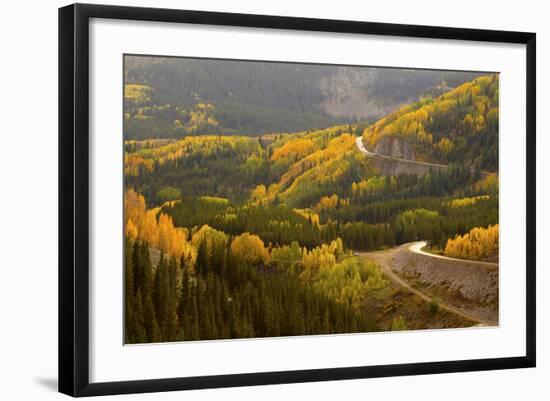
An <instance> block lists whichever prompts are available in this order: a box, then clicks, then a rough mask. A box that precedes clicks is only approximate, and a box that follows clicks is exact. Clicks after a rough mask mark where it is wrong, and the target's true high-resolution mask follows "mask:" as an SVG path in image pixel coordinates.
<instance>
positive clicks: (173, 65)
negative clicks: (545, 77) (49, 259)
mask: <svg viewBox="0 0 550 401" xmlns="http://www.w3.org/2000/svg"><path fill="white" fill-rule="evenodd" d="M535 80H536V71H535V34H534V33H524V32H507V31H487V30H475V29H463V28H446V27H432V26H414V25H396V24H386V23H369V22H358V21H336V20H320V19H308V18H293V17H278V16H264V15H243V14H231V13H215V12H202V11H183V10H167V9H150V8H135V7H115V6H100V5H85V4H77V5H70V6H67V7H64V8H61V9H60V10H59V390H60V391H61V392H62V393H66V394H69V395H72V396H92V395H104V394H121V393H137V392H154V391H171V390H186V389H201V388H214V387H228V386H250V385H262V384H278V383H293V382H312V381H322V380H343V379H359V378H372V377H383V376H398V375H418V374H432V373H442V372H463V371H477V370H489V369H512V368H527V367H533V366H535V343H536V342H535V109H536V107H535V98H536V96H535Z"/></svg>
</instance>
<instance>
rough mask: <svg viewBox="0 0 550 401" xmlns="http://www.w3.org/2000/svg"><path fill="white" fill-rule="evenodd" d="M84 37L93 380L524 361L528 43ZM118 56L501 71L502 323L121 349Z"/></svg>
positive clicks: (217, 31) (204, 30) (95, 32)
mask: <svg viewBox="0 0 550 401" xmlns="http://www.w3.org/2000/svg"><path fill="white" fill-rule="evenodd" d="M90 41H91V43H90V108H91V109H90V194H91V195H90V239H91V243H90V297H91V299H90V305H91V306H90V381H91V382H103V381H118V380H138V379H151V378H168V377H182V376H202V375H216V374H229V373H246V372H263V371H281V370H295V369H316V368H332V367H346V366H366V365H380V364H399V363H409V362H427V361H445V360H464V359H477V358H495V357H507V356H522V355H525V214H526V213H525V211H526V203H525V157H526V156H525V77H526V76H525V74H526V72H525V46H523V45H495V44H488V43H476V42H459V41H443V40H425V39H407V38H384V37H377V36H367V35H344V34H330V33H310V32H292V31H282V30H262V29H245V28H226V27H211V26H208V27H206V26H198V25H185V24H171V23H150V22H129V21H117V20H93V22H92V24H91V26H90ZM124 53H134V54H152V55H173V56H186V57H216V58H232V59H255V60H274V61H275V60H277V61H302V62H316V63H328V64H351V65H368V66H396V67H413V68H440V69H457V70H481V71H499V72H501V75H500V182H501V186H500V194H501V196H500V227H501V236H500V249H501V263H500V327H498V328H470V329H447V330H433V331H430V330H423V331H410V332H393V333H392V332H388V333H370V334H369V333H367V334H353V335H351V334H350V335H323V336H304V337H286V338H285V337H281V338H269V339H248V340H223V341H201V342H187V343H186V342H183V343H171V344H151V345H140V346H123V343H122V340H123V327H122V322H123V295H122V294H123V292H122V291H123V269H122V255H123V249H122V247H123V234H122V233H123V227H122V225H123V221H122V210H123V207H122V199H123V176H122V166H123V154H122V150H123V137H122V118H123V110H122V99H123V83H122V76H123V72H122V61H123V54H124Z"/></svg>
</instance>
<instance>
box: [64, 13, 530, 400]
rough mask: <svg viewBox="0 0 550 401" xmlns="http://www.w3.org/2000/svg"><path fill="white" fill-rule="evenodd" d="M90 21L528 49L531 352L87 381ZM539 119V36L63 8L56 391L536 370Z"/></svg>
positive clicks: (89, 392)
mask: <svg viewBox="0 0 550 401" xmlns="http://www.w3.org/2000/svg"><path fill="white" fill-rule="evenodd" d="M91 18H106V19H119V20H138V21H160V22H175V23H187V24H204V25H218V26H238V27H249V28H275V29H285V30H302V31H321V32H337V33H348V34H369V35H385V36H401V37H414V38H437V39H450V40H468V41H484V42H498V43H515V44H524V45H525V46H526V54H527V56H526V60H525V61H526V68H527V70H526V71H527V74H526V75H527V82H526V87H527V91H526V104H527V109H526V113H527V114H526V120H527V126H526V132H527V137H526V145H527V148H526V149H527V166H526V167H527V194H526V196H527V198H526V201H527V221H526V228H527V231H526V232H527V244H526V246H527V248H526V253H527V259H526V266H527V269H526V275H527V276H526V301H527V302H526V304H527V305H526V308H527V310H526V317H527V324H526V327H525V333H526V354H525V355H524V356H520V357H509V358H495V359H475V360H455V361H444V362H428V363H407V364H397V365H382V366H354V367H346V368H330V369H313V370H295V371H282V372H281V371H278V372H262V373H247V374H230V375H218V376H196V377H181V378H165V379H154V380H135V381H121V382H102V383H90V381H89V334H88V332H89V331H88V329H89V312H88V311H89V289H88V285H89V266H88V260H89V259H88V257H89V232H88V229H89V221H88V219H89V194H90V188H89V180H88V173H89V149H88V140H89V131H88V127H89V120H88V118H89V117H88V110H89V104H88V95H89V93H90V88H89V78H88V61H89V22H90V19H91ZM535 121H536V35H535V33H526V32H509V31H493V30H478V29H462V28H460V29H459V28H447V27H434V26H416V25H400V24H386V23H372V22H359V21H338V20H323V19H310V18H295V17H279V16H266V15H245V14H232V13H219V12H203V11H184V10H171V9H155V8H137V7H120V6H105V5H87V4H74V5H69V6H66V7H63V8H60V9H59V391H60V392H62V393H65V394H68V395H71V396H77V397H79V396H95V395H107V394H125V393H142V392H159V391H172V390H189V389H204V388H218V387H235V386H254V385H265V384H280V383H295V382H316V381H324V380H346V379H362V378H374V377H385V376H401V375H421V374H433V373H450V372H464V371H481V370H494V369H514V368H527V367H534V366H535V364H536V337H535V331H536V330H535V327H536V317H535V307H536V305H535V299H536V294H535V275H536V272H535V269H536V260H535V244H536V238H535V235H536V232H535V221H536V216H535V213H536V207H535V206H536V205H535V193H536V189H535V185H536V182H535V164H536V162H535V144H536V132H535V129H536V126H535Z"/></svg>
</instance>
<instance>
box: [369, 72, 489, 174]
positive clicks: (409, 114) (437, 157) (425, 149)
mask: <svg viewBox="0 0 550 401" xmlns="http://www.w3.org/2000/svg"><path fill="white" fill-rule="evenodd" d="M498 94H499V76H498V75H497V74H495V75H487V76H482V77H479V78H476V79H474V80H473V81H471V82H467V83H464V84H462V85H460V86H459V87H457V88H455V89H453V90H451V91H449V92H447V93H445V94H443V95H441V96H439V97H437V98H432V97H431V96H429V97H425V98H422V99H420V100H419V101H418V102H415V103H413V104H410V105H407V106H405V107H403V108H401V109H399V110H398V111H396V112H394V113H390V114H389V115H387V116H386V117H384V118H382V119H380V120H378V121H377V122H375V123H374V124H372V125H370V126H369V127H367V128H366V129H365V130H364V131H363V141H364V143H365V145H366V146H367V148H368V149H370V150H375V149H376V147H377V145H379V144H381V142H383V141H386V142H387V141H388V138H399V139H401V140H402V141H403V142H405V143H407V144H410V145H412V148H413V151H414V156H415V158H416V159H420V160H427V161H435V162H440V163H444V164H447V163H453V162H455V163H466V164H468V165H470V166H472V167H475V168H478V169H483V170H487V171H498V132H499V131H498V121H499V100H498V99H499V97H498Z"/></svg>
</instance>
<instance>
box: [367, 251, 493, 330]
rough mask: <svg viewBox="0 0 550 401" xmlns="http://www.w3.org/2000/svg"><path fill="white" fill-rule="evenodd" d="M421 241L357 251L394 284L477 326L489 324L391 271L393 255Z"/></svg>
mask: <svg viewBox="0 0 550 401" xmlns="http://www.w3.org/2000/svg"><path fill="white" fill-rule="evenodd" d="M422 243H423V244H424V245H423V246H425V242H424V241H421V242H413V243H408V244H403V245H400V246H398V247H394V248H391V249H387V250H384V251H375V252H361V253H359V255H360V256H362V257H364V258H366V259H369V260H372V261H374V262H376V263H378V265H379V266H380V268H381V269H382V272H383V273H384V275H385V276H386V277H387V278H389V279H390V280H391V281H393V282H394V283H395V284H397V285H399V286H400V287H403V288H405V289H406V290H407V291H409V292H412V293H413V294H415V295H416V296H418V297H420V298H421V299H423V300H424V301H426V302H432V301H435V302H437V303H438V305H439V307H440V308H442V309H444V310H446V311H448V312H451V313H454V314H456V315H458V316H460V317H462V318H464V319H467V320H470V321H471V322H474V323H476V325H477V326H490V325H491V323H490V322H487V321H483V320H481V319H479V318H477V317H475V316H473V315H471V314H469V313H466V312H464V311H462V310H460V309H459V308H457V307H455V306H452V305H450V304H447V303H445V302H442V301H440V300H434V299H433V297H431V296H430V295H429V294H426V293H424V292H422V291H420V290H419V289H417V288H415V287H413V286H412V285H411V284H409V283H408V282H407V281H405V280H404V279H402V278H401V277H400V276H399V275H398V274H397V273H395V272H394V271H393V269H392V268H391V261H392V259H393V257H394V255H395V254H396V253H397V252H399V251H401V250H402V249H403V248H407V249H408V250H409V251H412V250H411V248H412V247H414V246H415V245H418V244H422ZM423 246H422V247H423ZM422 247H421V248H422ZM413 252H414V251H413ZM427 255H429V256H434V257H435V256H437V255H432V254H429V253H428V254H427ZM457 260H460V261H462V260H461V259H457Z"/></svg>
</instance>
